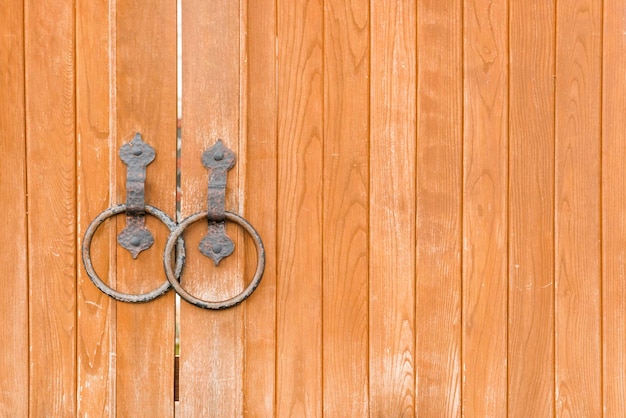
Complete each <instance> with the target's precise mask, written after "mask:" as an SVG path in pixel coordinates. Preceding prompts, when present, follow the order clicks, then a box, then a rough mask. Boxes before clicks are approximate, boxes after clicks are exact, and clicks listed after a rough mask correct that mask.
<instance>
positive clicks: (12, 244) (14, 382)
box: [0, 1, 29, 417]
mask: <svg viewBox="0 0 626 418" xmlns="http://www.w3.org/2000/svg"><path fill="white" fill-rule="evenodd" d="M23 8H24V2H23V1H13V2H3V3H0V68H2V71H0V138H2V140H1V141H2V153H0V196H2V199H1V200H0V212H1V213H2V216H3V218H4V220H5V222H4V224H3V226H2V228H0V239H1V240H2V242H3V243H5V245H4V248H3V250H2V252H0V277H3V278H5V280H4V281H3V285H2V292H1V295H2V296H1V297H0V317H1V318H2V320H3V325H2V327H1V328H0V341H3V344H2V348H1V349H0V415H1V416H14V417H22V416H27V415H28V360H29V357H28V354H27V353H28V265H27V261H28V256H27V255H28V249H27V236H26V222H27V220H26V133H25V130H24V113H25V110H24V10H23Z"/></svg>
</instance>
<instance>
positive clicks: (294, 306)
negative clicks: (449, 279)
mask: <svg viewBox="0 0 626 418" xmlns="http://www.w3.org/2000/svg"><path fill="white" fill-rule="evenodd" d="M322 6H323V2H322V1H321V0H307V1H297V2H294V1H292V0H279V1H278V45H277V47H278V63H279V65H278V205H277V206H278V207H277V215H276V216H277V218H276V221H277V230H278V237H277V240H278V242H277V257H278V259H277V267H278V271H277V284H276V303H277V324H276V333H277V342H276V345H277V347H276V351H277V359H276V360H277V370H276V379H277V381H276V392H277V393H276V415H277V416H281V417H282V416H284V417H289V416H297V417H321V416H322V323H321V321H322V299H321V298H322V210H323V208H322V193H323V190H322V189H323V182H322V174H323V135H324V133H323V125H322V117H323V97H324V96H323V94H324V85H323V83H324V75H323V68H322V65H323V58H322V57H323V40H322V36H323V18H324V15H323V7H322Z"/></svg>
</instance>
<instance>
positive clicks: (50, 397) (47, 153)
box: [24, 0, 76, 417]
mask: <svg viewBox="0 0 626 418" xmlns="http://www.w3.org/2000/svg"><path fill="white" fill-rule="evenodd" d="M24 9H25V48H26V49H25V63H26V65H25V80H26V149H27V160H28V161H29V164H28V168H27V189H28V212H29V213H31V214H32V216H30V217H29V218H28V255H29V261H28V271H29V323H30V325H31V326H30V332H29V341H30V342H29V345H30V402H29V403H30V409H29V412H30V414H31V415H32V416H59V417H61V416H74V414H75V412H76V396H75V394H76V387H75V383H76V382H75V372H76V367H75V364H76V348H75V342H76V333H75V329H76V328H75V321H76V277H75V272H76V215H75V212H76V210H75V204H76V202H75V197H76V190H75V189H76V182H75V169H76V167H75V142H74V138H75V131H74V130H75V126H74V118H75V112H74V110H75V102H74V5H73V2H72V1H55V2H38V1H32V0H30V1H27V2H26V4H25V8H24Z"/></svg>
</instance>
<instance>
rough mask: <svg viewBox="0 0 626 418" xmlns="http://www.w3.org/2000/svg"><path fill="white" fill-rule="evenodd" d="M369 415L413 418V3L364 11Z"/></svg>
mask: <svg viewBox="0 0 626 418" xmlns="http://www.w3.org/2000/svg"><path fill="white" fill-rule="evenodd" d="M370 18H371V31H372V36H371V42H372V45H371V94H370V144H369V147H370V150H369V151H370V202H369V225H370V235H369V247H370V249H369V256H370V259H369V275H370V289H369V298H370V307H369V312H370V330H369V338H370V352H369V357H370V403H371V406H370V410H371V415H372V416H376V417H382V416H394V417H411V416H414V415H415V220H416V216H415V215H416V212H415V186H416V182H415V162H416V159H415V157H416V154H415V152H416V149H415V144H416V135H417V131H416V123H415V121H416V113H417V112H416V97H415V95H416V88H415V86H416V71H417V67H416V62H415V59H416V45H417V43H416V27H417V25H416V2H415V1H407V2H397V3H393V2H387V1H373V2H372V4H371V17H370Z"/></svg>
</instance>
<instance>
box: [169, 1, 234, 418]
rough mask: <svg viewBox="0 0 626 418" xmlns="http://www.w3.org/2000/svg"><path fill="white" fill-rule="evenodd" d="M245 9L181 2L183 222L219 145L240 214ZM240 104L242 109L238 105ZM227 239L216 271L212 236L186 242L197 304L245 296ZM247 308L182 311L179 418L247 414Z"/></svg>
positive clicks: (200, 205) (199, 200) (203, 193)
mask: <svg viewBox="0 0 626 418" xmlns="http://www.w3.org/2000/svg"><path fill="white" fill-rule="evenodd" d="M245 15H246V8H245V7H242V5H241V4H240V2H234V1H230V0H222V1H211V2H202V1H197V2H186V1H183V2H182V19H183V27H182V53H183V58H182V66H183V67H182V72H183V73H182V82H183V86H182V91H183V92H182V105H183V106H182V120H183V121H182V138H183V139H182V148H181V188H182V200H181V202H182V207H181V208H182V209H181V215H182V217H186V216H189V215H191V214H193V213H196V212H198V211H200V210H206V208H207V188H208V171H207V170H206V168H204V167H203V166H202V164H201V156H202V152H203V151H204V150H205V149H207V148H209V147H210V146H212V145H213V144H214V143H215V142H216V141H217V140H218V139H222V140H223V142H224V144H225V145H226V146H227V147H229V148H230V149H231V150H233V151H234V152H235V153H236V154H237V155H238V159H237V163H236V165H235V167H234V168H233V169H232V170H230V172H229V174H228V187H227V192H226V210H229V211H232V212H236V213H241V207H242V206H243V200H242V199H241V198H240V189H239V187H240V185H242V186H243V184H244V182H243V181H240V179H241V178H242V177H243V176H244V175H245V172H246V171H245V170H246V160H245V158H241V157H242V156H243V155H245V151H244V150H245V147H244V146H243V144H242V141H241V139H242V138H243V132H242V131H241V122H242V121H243V120H244V119H242V117H243V116H244V115H245V112H242V107H243V106H245V100H246V96H245V95H243V94H242V90H241V88H242V81H243V80H244V79H245V76H246V75H245V74H244V73H241V72H240V69H241V68H242V55H241V53H242V51H241V48H245V44H242V43H241V41H240V34H241V32H240V31H241V30H242V22H245ZM240 100H241V101H242V102H240ZM228 226H229V227H228V228H227V232H228V234H229V236H230V237H231V239H232V240H233V241H234V242H235V247H236V250H235V253H234V254H233V255H232V256H231V257H229V258H227V259H224V260H223V261H221V263H220V265H219V268H215V266H214V265H213V261H211V260H210V259H209V258H207V257H205V256H203V255H202V254H200V252H199V251H198V249H197V248H198V243H199V242H200V240H201V239H202V237H204V235H205V234H206V231H207V224H206V223H205V222H198V223H196V224H194V225H193V228H190V233H189V234H186V235H185V240H186V242H187V247H188V250H187V251H188V256H187V261H186V267H185V272H184V277H183V278H182V282H183V283H184V286H185V288H186V289H187V290H188V291H189V292H190V293H191V294H193V295H195V296H196V297H199V298H201V299H204V300H223V299H227V298H230V297H232V296H234V295H235V294H237V293H238V292H240V291H241V290H242V289H243V286H242V285H243V280H244V279H243V270H244V269H243V262H242V260H243V251H241V249H242V247H243V245H242V241H241V238H242V234H241V233H240V230H238V229H237V228H235V227H234V226H233V225H230V224H229V225H228ZM243 312H244V311H243V307H242V306H238V307H235V308H232V309H228V310H224V311H214V312H210V311H209V312H207V311H205V310H201V309H199V308H196V307H194V306H192V305H189V304H187V303H185V302H183V303H182V305H181V308H180V318H181V319H180V321H181V323H180V410H179V413H180V416H182V417H187V416H189V417H191V416H203V417H224V416H231V415H232V416H240V415H241V414H242V410H243V397H242V394H243V372H244V370H243V361H244V351H243V344H244V340H243V325H244V322H243Z"/></svg>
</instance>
